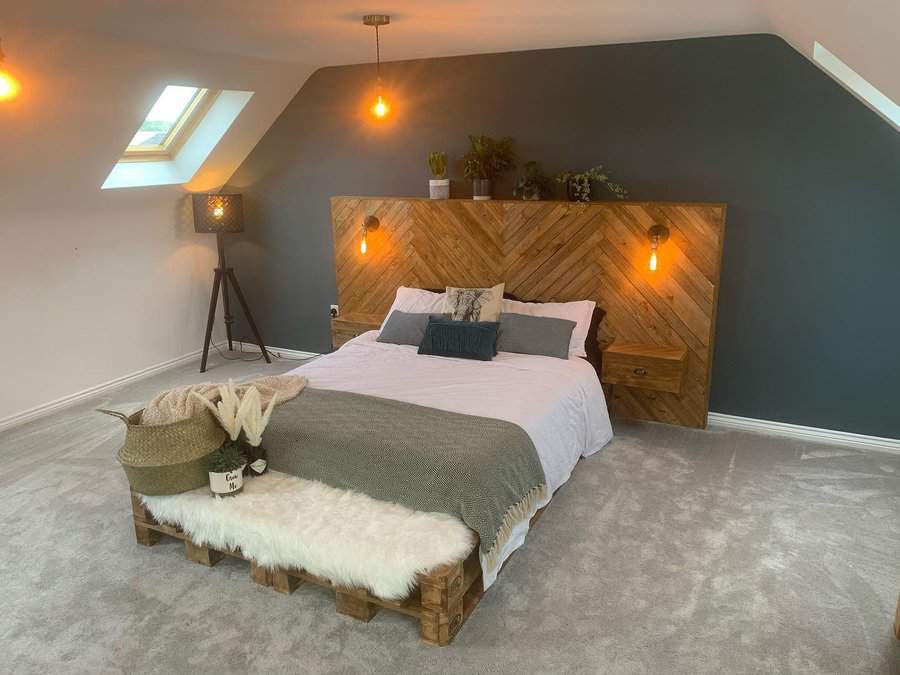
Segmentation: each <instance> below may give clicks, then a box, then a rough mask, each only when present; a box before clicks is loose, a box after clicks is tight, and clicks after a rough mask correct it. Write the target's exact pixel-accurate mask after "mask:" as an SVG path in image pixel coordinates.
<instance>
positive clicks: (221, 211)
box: [213, 206, 225, 218]
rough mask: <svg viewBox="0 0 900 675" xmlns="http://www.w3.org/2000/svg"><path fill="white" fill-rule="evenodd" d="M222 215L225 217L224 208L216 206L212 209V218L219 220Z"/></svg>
mask: <svg viewBox="0 0 900 675" xmlns="http://www.w3.org/2000/svg"><path fill="white" fill-rule="evenodd" d="M224 215H225V208H224V207H222V206H216V207H215V208H213V217H214V218H221V217H222V216H224Z"/></svg>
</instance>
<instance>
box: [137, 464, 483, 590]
mask: <svg viewBox="0 0 900 675" xmlns="http://www.w3.org/2000/svg"><path fill="white" fill-rule="evenodd" d="M142 499H143V501H144V504H146V506H147V508H149V509H150V512H151V513H153V515H154V516H155V517H156V518H157V520H159V521H161V522H164V523H168V524H171V525H178V526H180V527H181V528H182V529H183V530H184V531H185V532H187V533H188V534H189V535H190V536H191V538H192V539H193V540H194V541H195V542H196V543H198V544H200V545H206V546H209V547H210V548H214V549H220V550H221V549H225V548H231V549H235V548H240V549H241V552H242V553H243V554H244V555H245V556H247V557H249V558H252V559H253V560H255V561H256V562H257V563H258V564H260V565H263V566H266V567H297V568H302V569H304V570H306V571H308V572H311V573H313V574H317V575H319V576H323V577H325V578H327V579H330V580H331V581H333V582H334V583H335V584H336V585H339V586H350V587H360V588H367V589H369V590H370V591H371V592H372V593H373V594H374V595H376V596H378V597H380V598H385V599H392V600H396V599H401V598H404V597H406V596H407V595H409V593H410V591H412V590H413V588H414V587H415V586H416V575H417V574H419V573H420V572H427V571H429V570H431V569H433V568H435V567H437V566H439V565H442V564H444V563H447V562H451V561H453V560H458V559H459V558H463V557H465V556H466V555H467V554H468V553H469V552H470V551H471V550H472V548H473V547H474V546H475V536H474V534H473V532H472V531H471V530H469V528H467V527H466V526H465V525H464V524H463V523H462V522H461V521H460V520H458V519H457V518H454V517H453V516H449V515H445V514H442V513H423V512H421V511H413V510H412V509H408V508H406V507H405V506H400V505H399V504H392V503H390V502H383V501H378V500H375V499H372V498H371V497H368V496H366V495H364V494H361V493H358V492H351V491H348V490H339V489H337V488H332V487H328V486H327V485H324V484H322V483H318V482H315V481H309V480H304V479H302V478H296V477H294V476H289V475H287V474H283V473H279V472H277V471H269V472H268V473H267V474H264V475H262V476H256V477H254V478H250V479H249V480H247V481H246V482H245V483H244V491H243V492H242V493H240V494H239V495H237V496H235V497H226V498H213V497H211V496H210V493H209V489H208V488H200V489H197V490H193V491H191V492H185V493H182V494H179V495H172V496H167V497H146V496H144V497H142Z"/></svg>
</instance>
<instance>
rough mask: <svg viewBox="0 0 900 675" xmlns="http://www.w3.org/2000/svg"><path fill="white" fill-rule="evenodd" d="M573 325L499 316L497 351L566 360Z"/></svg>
mask: <svg viewBox="0 0 900 675" xmlns="http://www.w3.org/2000/svg"><path fill="white" fill-rule="evenodd" d="M575 326H576V323H575V322H574V321H569V320H568V319H555V318H552V317H549V316H528V315H527V314H501V315H500V336H499V337H498V339H497V350H498V351H501V352H514V353H516V354H536V355H537V356H555V357H556V358H558V359H568V358H569V342H570V341H571V339H572V331H573V330H575Z"/></svg>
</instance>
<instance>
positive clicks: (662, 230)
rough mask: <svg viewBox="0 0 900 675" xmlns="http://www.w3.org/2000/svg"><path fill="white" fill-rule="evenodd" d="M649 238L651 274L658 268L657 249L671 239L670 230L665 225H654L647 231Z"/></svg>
mask: <svg viewBox="0 0 900 675" xmlns="http://www.w3.org/2000/svg"><path fill="white" fill-rule="evenodd" d="M647 238H648V239H650V264H649V265H648V267H649V268H650V271H651V272H655V271H656V266H657V258H656V249H657V248H659V245H660V244H662V243H663V242H665V241H666V240H667V239H668V238H669V228H668V227H666V226H665V225H654V226H653V227H651V228H650V229H649V230H647Z"/></svg>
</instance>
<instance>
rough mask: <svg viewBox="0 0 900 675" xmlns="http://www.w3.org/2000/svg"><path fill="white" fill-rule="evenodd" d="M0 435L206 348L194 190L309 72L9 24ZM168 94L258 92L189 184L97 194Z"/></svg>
mask: <svg viewBox="0 0 900 675" xmlns="http://www.w3.org/2000/svg"><path fill="white" fill-rule="evenodd" d="M2 38H3V47H4V51H6V53H7V63H8V65H9V67H10V69H11V70H13V71H14V72H15V73H16V74H17V76H18V77H19V79H20V80H21V81H22V84H23V90H22V94H21V96H20V97H19V98H18V99H16V100H15V101H13V102H10V103H6V104H0V289H2V290H0V324H2V328H0V373H2V375H3V382H4V383H5V386H3V387H0V424H2V420H3V419H4V418H7V417H9V416H12V415H16V414H17V413H21V412H23V411H26V410H28V409H30V408H33V407H35V406H40V405H42V404H45V403H47V402H49V401H52V400H54V399H57V398H60V397H64V396H68V395H70V394H73V393H75V392H78V391H81V390H84V389H87V388H90V387H93V386H96V385H98V384H100V383H103V382H106V381H109V380H112V379H115V378H118V377H121V376H123V375H126V374H128V373H132V372H134V371H137V370H141V369H143V368H147V367H149V366H152V365H155V364H158V363H161V362H164V361H167V360H170V359H173V358H176V357H178V356H181V355H184V354H186V353H189V352H192V351H194V350H197V349H198V348H199V347H200V346H201V343H202V339H203V330H204V327H205V320H206V316H205V314H206V308H207V305H208V298H209V292H210V286H211V275H212V268H213V266H214V262H215V253H214V241H213V239H212V237H209V236H203V235H196V234H194V233H193V226H192V223H191V220H190V205H189V203H188V201H187V199H186V198H185V193H186V191H187V190H208V189H215V188H217V187H218V186H220V185H222V184H223V183H224V182H225V181H226V180H227V179H228V177H230V175H231V174H232V172H233V171H234V169H235V168H236V167H237V166H238V165H239V164H240V162H241V161H242V160H243V158H244V157H245V156H246V155H247V153H248V152H249V151H250V150H251V149H252V147H253V146H254V145H255V144H256V142H257V140H258V139H259V138H260V137H261V136H262V135H263V133H264V132H265V130H266V129H267V128H268V127H269V126H270V125H271V123H272V122H273V121H274V120H275V118H276V117H277V116H278V114H279V113H280V112H281V111H282V110H283V108H284V106H285V105H286V104H287V103H288V101H290V99H291V98H292V97H293V95H294V94H295V93H296V91H297V90H298V89H299V88H300V86H301V85H302V83H303V81H305V79H306V77H307V76H308V75H309V73H310V72H311V71H312V69H311V68H306V67H303V66H298V65H297V64H291V65H286V64H280V63H275V62H270V61H262V60H258V59H252V58H245V57H240V56H231V55H215V54H211V53H209V52H195V51H190V50H183V49H173V48H171V47H165V48H155V47H153V46H150V45H143V46H142V45H137V44H134V43H124V42H122V41H119V40H117V39H116V38H113V37H109V36H100V35H92V34H90V33H78V34H77V35H76V34H70V33H67V32H66V31H64V30H59V29H48V28H47V27H46V26H45V27H42V28H41V29H40V30H38V29H33V28H29V27H27V26H25V25H10V24H6V23H5V24H4V25H3V34H2ZM168 83H176V84H198V85H202V86H207V87H212V88H217V89H236V90H249V91H254V92H256V93H255V95H254V96H253V98H252V100H251V101H250V103H248V105H247V107H246V108H245V110H244V111H243V114H242V115H241V116H240V117H239V118H238V120H237V121H236V122H235V124H234V125H233V127H232V129H231V130H230V132H229V133H228V134H226V136H225V138H224V139H223V140H222V142H221V143H220V144H219V146H218V147H217V148H216V149H215V150H214V151H213V153H212V154H211V155H210V157H209V159H208V160H207V162H206V163H205V164H204V165H203V166H202V167H201V168H200V170H199V171H198V173H197V175H196V176H195V177H194V179H193V180H192V181H191V183H190V184H188V185H187V186H184V187H181V186H168V187H152V188H129V189H120V190H103V191H101V189H100V186H101V184H102V183H103V181H104V179H105V178H106V176H107V175H108V174H109V172H110V170H111V168H112V166H113V165H114V164H115V162H116V160H117V159H118V157H119V155H120V154H121V152H122V150H123V149H124V147H125V145H126V144H127V142H128V140H129V139H130V137H131V135H132V134H133V133H134V130H135V129H136V128H137V127H138V126H139V124H140V122H141V120H142V119H143V116H144V114H145V113H146V112H147V110H149V108H150V106H151V105H152V103H153V101H154V100H155V98H156V96H157V95H158V93H159V92H160V91H161V89H162V87H163V86H164V85H165V84H168Z"/></svg>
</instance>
